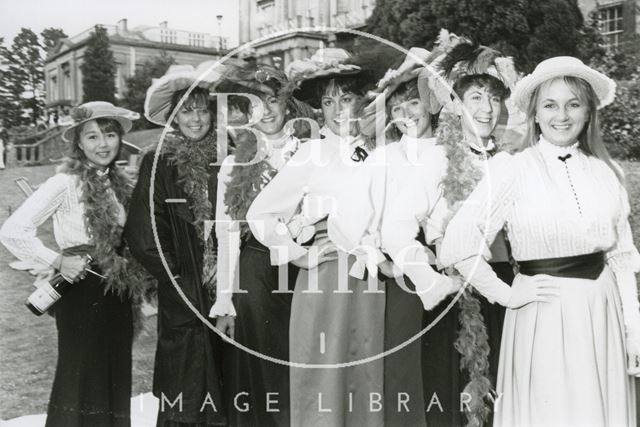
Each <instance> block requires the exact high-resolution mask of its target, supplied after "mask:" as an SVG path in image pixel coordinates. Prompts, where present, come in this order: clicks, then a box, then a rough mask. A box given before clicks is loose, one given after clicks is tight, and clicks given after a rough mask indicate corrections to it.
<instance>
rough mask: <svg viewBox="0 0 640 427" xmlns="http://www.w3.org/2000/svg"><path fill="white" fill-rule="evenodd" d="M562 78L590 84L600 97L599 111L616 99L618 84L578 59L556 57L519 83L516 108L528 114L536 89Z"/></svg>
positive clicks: (514, 95)
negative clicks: (549, 81) (579, 79)
mask: <svg viewBox="0 0 640 427" xmlns="http://www.w3.org/2000/svg"><path fill="white" fill-rule="evenodd" d="M562 76H572V77H579V78H581V79H583V80H585V81H586V82H587V83H589V84H590V85H591V87H592V88H593V91H594V92H595V94H596V96H597V97H598V106H597V108H598V109H600V108H603V107H606V106H607V105H609V104H611V103H612V102H613V100H614V99H615V96H616V83H615V82H614V81H613V80H612V79H610V78H609V77H607V76H605V75H604V74H602V73H600V72H599V71H596V70H594V69H593V68H590V67H588V66H586V65H585V64H584V63H583V62H582V61H580V60H579V59H578V58H574V57H573V56H556V57H554V58H549V59H545V60H544V61H542V62H541V63H539V64H538V65H537V66H536V68H535V70H533V73H531V74H529V75H527V76H526V77H524V78H523V79H522V80H520V81H519V82H518V84H517V85H516V88H515V90H514V93H513V100H514V102H515V104H516V106H517V107H518V108H519V109H520V110H521V111H523V112H525V113H526V111H527V107H528V106H529V102H530V101H531V96H532V94H533V92H534V91H535V89H536V88H537V87H538V86H540V85H541V84H542V83H544V82H546V81H547V80H550V79H553V78H556V77H562Z"/></svg>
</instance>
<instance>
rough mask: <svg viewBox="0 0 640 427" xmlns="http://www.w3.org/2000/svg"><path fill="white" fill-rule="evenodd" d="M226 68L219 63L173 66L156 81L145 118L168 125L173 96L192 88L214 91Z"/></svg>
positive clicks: (146, 108) (146, 106) (150, 93)
mask: <svg viewBox="0 0 640 427" xmlns="http://www.w3.org/2000/svg"><path fill="white" fill-rule="evenodd" d="M225 70H226V67H225V65H224V64H222V63H220V62H218V61H213V60H211V61H205V62H203V63H201V64H199V65H198V66H196V67H194V66H193V65H172V66H170V67H169V69H168V70H167V72H166V73H165V75H164V76H162V77H160V78H159V79H154V81H153V83H152V84H151V86H150V87H149V89H148V90H147V97H146V99H145V100H144V116H145V117H146V118H147V120H149V121H150V122H151V123H155V124H157V125H160V126H164V125H165V124H167V118H168V117H169V115H170V113H171V111H170V110H171V101H172V98H173V94H174V93H176V92H178V91H181V90H184V89H187V88H189V87H191V86H192V85H193V84H194V83H195V84H196V86H197V87H201V88H205V89H209V90H213V89H215V87H216V85H217V84H218V83H219V82H220V81H221V79H222V76H223V73H224V72H225Z"/></svg>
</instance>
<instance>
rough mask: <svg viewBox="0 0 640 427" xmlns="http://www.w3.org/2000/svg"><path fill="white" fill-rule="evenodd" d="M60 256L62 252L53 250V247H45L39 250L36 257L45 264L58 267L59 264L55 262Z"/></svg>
mask: <svg viewBox="0 0 640 427" xmlns="http://www.w3.org/2000/svg"><path fill="white" fill-rule="evenodd" d="M58 256H60V254H59V253H57V252H56V251H52V250H51V249H48V248H45V247H43V248H40V249H39V250H38V252H37V254H36V259H37V260H38V261H40V262H43V263H44V264H45V265H48V266H51V267H53V268H56V267H57V266H56V265H54V264H55V262H56V259H57V258H58Z"/></svg>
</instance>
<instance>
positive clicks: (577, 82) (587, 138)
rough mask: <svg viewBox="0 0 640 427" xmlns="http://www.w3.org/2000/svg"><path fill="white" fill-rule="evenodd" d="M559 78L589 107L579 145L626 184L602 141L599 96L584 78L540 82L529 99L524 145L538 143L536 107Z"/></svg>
mask: <svg viewBox="0 0 640 427" xmlns="http://www.w3.org/2000/svg"><path fill="white" fill-rule="evenodd" d="M557 79H563V81H564V82H565V83H566V85H567V86H568V87H569V89H570V90H571V92H572V93H573V94H574V95H575V96H577V97H578V99H579V100H580V102H582V103H585V104H587V106H588V107H589V121H588V122H587V123H586V125H585V126H584V128H583V129H582V132H580V135H578V147H579V148H580V149H581V150H582V151H584V152H585V153H587V154H590V155H592V156H595V157H597V158H598V159H600V160H602V161H604V162H605V163H606V164H607V166H609V167H610V168H611V170H612V171H613V172H614V173H615V174H616V177H618V181H620V183H621V184H623V185H624V174H623V172H622V170H620V168H619V167H618V166H617V165H616V164H615V163H614V162H613V160H612V159H611V155H610V154H609V151H608V150H607V147H606V146H605V145H604V142H603V141H602V134H601V132H600V120H599V118H598V108H597V105H598V96H597V95H596V93H595V92H594V90H593V88H592V87H591V85H590V84H589V83H587V82H586V81H585V80H584V79H581V78H579V77H574V76H560V77H556V78H554V79H549V80H547V81H545V82H543V83H542V84H540V85H539V86H538V87H537V88H536V89H535V90H534V91H533V94H532V95H531V99H530V100H529V108H528V109H527V131H526V133H525V135H524V143H523V146H524V147H532V146H534V145H536V144H537V143H538V140H539V139H540V133H541V132H540V126H539V125H538V123H536V121H535V119H536V107H537V104H538V99H539V97H540V93H541V92H542V90H543V89H544V88H546V87H548V86H549V85H550V84H551V83H553V82H554V81H555V80H557Z"/></svg>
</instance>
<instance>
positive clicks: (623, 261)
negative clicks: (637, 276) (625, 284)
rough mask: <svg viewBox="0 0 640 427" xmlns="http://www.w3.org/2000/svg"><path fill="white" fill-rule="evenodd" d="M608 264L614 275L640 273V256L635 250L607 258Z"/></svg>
mask: <svg viewBox="0 0 640 427" xmlns="http://www.w3.org/2000/svg"><path fill="white" fill-rule="evenodd" d="M607 264H609V267H611V270H613V272H614V273H638V272H640V254H639V253H638V251H637V250H636V249H635V248H634V249H631V250H628V251H624V252H618V253H615V254H611V255H610V256H609V257H608V258H607Z"/></svg>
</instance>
